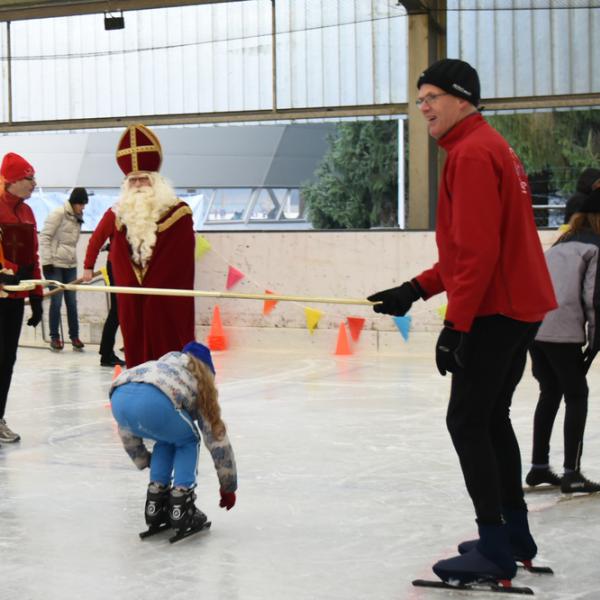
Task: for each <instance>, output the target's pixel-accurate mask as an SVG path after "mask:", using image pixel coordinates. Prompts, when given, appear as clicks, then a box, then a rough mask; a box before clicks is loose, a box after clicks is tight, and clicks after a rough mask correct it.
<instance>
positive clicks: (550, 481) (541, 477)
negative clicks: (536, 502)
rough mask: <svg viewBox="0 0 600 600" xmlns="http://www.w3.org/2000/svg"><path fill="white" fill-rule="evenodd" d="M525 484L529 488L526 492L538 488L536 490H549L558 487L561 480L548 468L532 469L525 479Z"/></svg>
mask: <svg viewBox="0 0 600 600" xmlns="http://www.w3.org/2000/svg"><path fill="white" fill-rule="evenodd" d="M525 483H526V484H527V485H528V486H529V489H527V488H526V491H531V490H532V488H536V487H537V486H542V487H539V488H538V490H551V489H555V488H557V487H558V486H560V483H561V478H560V477H559V476H558V475H557V474H556V473H555V472H554V471H553V470H552V469H551V468H550V467H541V468H540V467H538V468H535V467H532V469H531V470H530V471H529V473H527V477H525Z"/></svg>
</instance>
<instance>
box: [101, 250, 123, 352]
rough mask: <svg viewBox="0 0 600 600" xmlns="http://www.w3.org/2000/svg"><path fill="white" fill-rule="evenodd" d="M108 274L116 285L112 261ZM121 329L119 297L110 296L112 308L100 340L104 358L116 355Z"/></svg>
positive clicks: (108, 267) (107, 270) (107, 265)
mask: <svg viewBox="0 0 600 600" xmlns="http://www.w3.org/2000/svg"><path fill="white" fill-rule="evenodd" d="M106 273H107V275H108V281H109V283H110V285H114V281H113V274H112V266H111V264H110V261H107V262H106ZM118 327H119V314H118V313H117V295H116V294H110V308H109V310H108V315H107V316H106V321H104V327H103V328H102V338H101V339H100V355H101V356H102V358H105V359H107V360H108V359H110V358H112V356H113V354H114V353H115V337H116V335H117V329H118Z"/></svg>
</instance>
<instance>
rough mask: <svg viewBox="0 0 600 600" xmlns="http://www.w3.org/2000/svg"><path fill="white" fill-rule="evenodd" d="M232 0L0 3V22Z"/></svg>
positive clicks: (26, 0) (7, 0)
mask: <svg viewBox="0 0 600 600" xmlns="http://www.w3.org/2000/svg"><path fill="white" fill-rule="evenodd" d="M233 1H240V0H118V1H110V0H2V2H0V22H2V21H20V20H23V19H42V18H46V17H68V16H73V15H89V14H99V13H105V12H121V11H128V10H142V9H146V8H169V7H172V6H189V5H198V4H221V3H225V2H233Z"/></svg>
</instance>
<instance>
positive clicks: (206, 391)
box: [187, 354, 227, 440]
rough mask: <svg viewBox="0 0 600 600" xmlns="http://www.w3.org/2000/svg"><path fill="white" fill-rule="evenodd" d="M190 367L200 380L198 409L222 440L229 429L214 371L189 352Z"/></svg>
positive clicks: (216, 436)
mask: <svg viewBox="0 0 600 600" xmlns="http://www.w3.org/2000/svg"><path fill="white" fill-rule="evenodd" d="M188 358H189V362H188V367H187V368H188V369H189V371H190V373H191V374H192V375H193V376H194V377H195V378H196V381H197V382H198V410H199V411H200V413H201V414H202V416H203V417H204V418H205V419H206V420H207V421H208V423H209V425H210V429H211V431H212V434H213V436H214V437H215V438H216V439H217V440H220V439H221V438H222V437H223V436H224V435H225V432H226V431H227V429H226V427H225V423H223V421H222V420H221V407H220V406H219V392H218V390H217V388H216V386H215V377H214V375H213V374H212V371H211V370H210V369H209V368H208V367H207V366H206V365H205V364H204V363H203V362H202V361H201V360H198V359H197V358H195V357H194V356H192V355H191V354H188Z"/></svg>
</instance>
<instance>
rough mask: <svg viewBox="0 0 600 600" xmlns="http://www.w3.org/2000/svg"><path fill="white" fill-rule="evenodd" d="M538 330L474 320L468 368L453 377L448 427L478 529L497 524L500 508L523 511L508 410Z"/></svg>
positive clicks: (510, 321)
mask: <svg viewBox="0 0 600 600" xmlns="http://www.w3.org/2000/svg"><path fill="white" fill-rule="evenodd" d="M538 327H539V323H526V322H523V321H516V320H514V319H509V318H507V317H503V316H500V315H493V316H490V317H479V318H477V319H475V321H474V323H473V327H472V329H471V332H470V333H469V335H468V337H467V342H466V344H467V345H466V367H465V369H464V370H462V371H460V372H458V373H455V374H454V375H453V376H452V388H451V393H450V402H449V405H448V414H447V416H446V423H447V426H448V431H449V432H450V436H451V437H452V442H453V444H454V447H455V449H456V452H457V453H458V458H459V460H460V465H461V468H462V472H463V476H464V478H465V483H466V485H467V490H468V492H469V495H470V496H471V499H472V500H473V504H474V506H475V512H476V514H477V519H478V521H479V523H480V524H497V523H500V522H501V515H502V507H503V506H505V507H507V508H512V509H526V504H525V500H524V497H523V487H522V483H521V454H520V450H519V444H518V442H517V438H516V436H515V433H514V431H513V428H512V423H511V421H510V405H511V401H512V396H513V393H514V391H515V388H516V387H517V384H518V383H519V381H520V380H521V377H522V375H523V371H524V370H525V362H526V358H527V348H528V346H529V345H530V344H531V342H532V340H533V338H534V337H535V334H536V332H537V330H538Z"/></svg>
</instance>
